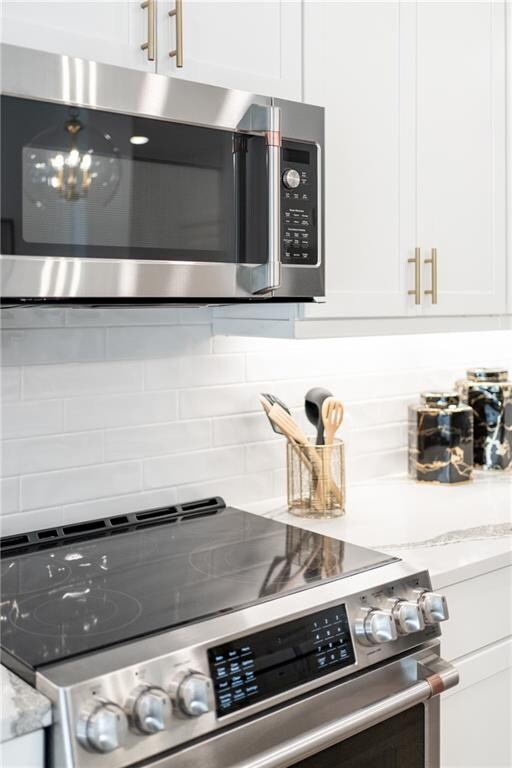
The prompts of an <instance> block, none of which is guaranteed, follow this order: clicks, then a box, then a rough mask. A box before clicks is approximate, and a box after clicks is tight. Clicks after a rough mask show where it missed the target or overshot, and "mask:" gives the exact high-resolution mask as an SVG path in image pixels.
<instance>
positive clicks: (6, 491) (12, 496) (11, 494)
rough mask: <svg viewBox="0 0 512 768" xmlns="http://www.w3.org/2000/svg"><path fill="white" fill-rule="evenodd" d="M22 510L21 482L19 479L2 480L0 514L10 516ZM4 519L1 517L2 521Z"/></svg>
mask: <svg viewBox="0 0 512 768" xmlns="http://www.w3.org/2000/svg"><path fill="white" fill-rule="evenodd" d="M19 508H20V480H19V478H18V477H6V478H2V480H0V513H1V515H10V514H12V513H13V512H18V510H19ZM1 520H2V517H0V521H1Z"/></svg>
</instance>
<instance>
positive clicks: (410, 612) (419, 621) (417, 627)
mask: <svg viewBox="0 0 512 768" xmlns="http://www.w3.org/2000/svg"><path fill="white" fill-rule="evenodd" d="M392 612H393V617H394V619H395V621H396V626H397V628H398V632H399V634H400V635H410V634H412V633H413V632H420V631H421V630H422V629H425V622H424V620H423V614H422V611H421V608H420V606H419V605H418V603H416V602H412V601H411V600H396V601H395V603H394V606H393V608H392Z"/></svg>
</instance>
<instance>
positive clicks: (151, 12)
mask: <svg viewBox="0 0 512 768" xmlns="http://www.w3.org/2000/svg"><path fill="white" fill-rule="evenodd" d="M155 3H156V0H145V2H144V3H141V4H140V7H141V8H143V9H145V8H147V9H148V40H147V43H142V45H141V50H142V51H147V52H148V61H154V60H155V37H156V35H155V22H156V14H155Z"/></svg>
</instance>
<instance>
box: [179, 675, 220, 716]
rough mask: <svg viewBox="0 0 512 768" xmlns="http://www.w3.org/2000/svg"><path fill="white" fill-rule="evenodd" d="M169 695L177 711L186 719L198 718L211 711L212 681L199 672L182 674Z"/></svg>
mask: <svg viewBox="0 0 512 768" xmlns="http://www.w3.org/2000/svg"><path fill="white" fill-rule="evenodd" d="M171 695H172V696H173V698H174V701H175V702H176V706H177V707H178V709H179V711H180V712H182V713H183V714H184V715H187V716H188V717H199V716H200V715H205V714H206V713H207V712H210V711H211V710H212V709H213V685H212V681H211V680H210V678H209V677H206V675H203V674H201V672H193V671H191V670H188V671H186V672H184V673H182V674H181V675H180V676H179V677H178V678H177V679H176V680H175V681H174V684H173V685H172V686H171Z"/></svg>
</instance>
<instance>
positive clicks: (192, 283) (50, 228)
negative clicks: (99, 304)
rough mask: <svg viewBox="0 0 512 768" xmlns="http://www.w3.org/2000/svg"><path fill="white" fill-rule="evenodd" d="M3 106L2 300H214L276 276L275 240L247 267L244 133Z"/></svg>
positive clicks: (7, 100)
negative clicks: (238, 150)
mask: <svg viewBox="0 0 512 768" xmlns="http://www.w3.org/2000/svg"><path fill="white" fill-rule="evenodd" d="M2 108H3V109H2V128H3V144H2V154H3V157H2V159H3V162H2V192H3V194H2V253H3V254H4V257H3V262H4V277H6V280H5V281H4V296H5V297H8V298H11V297H13V298H15V297H21V298H33V299H37V298H44V299H53V298H55V299H68V300H69V299H75V298H76V299H85V300H87V299H126V300H129V299H132V298H135V299H144V298H148V299H161V300H163V301H167V300H169V299H171V300H174V299H176V300H180V299H181V300H194V299H198V300H205V301H209V300H215V299H224V300H225V299H230V298H236V299H243V298H249V297H250V296H251V295H254V296H255V297H256V296H257V295H261V296H262V297H263V296H264V295H266V294H265V291H267V292H268V293H270V292H271V291H272V287H273V286H274V285H276V284H277V282H278V281H277V280H276V278H275V275H274V273H273V272H272V269H271V270H270V275H268V272H269V269H268V268H267V266H266V262H267V254H266V246H265V248H264V249H259V251H260V252H259V253H258V256H257V261H256V262H253V261H252V259H253V256H252V254H248V257H249V261H250V262H251V264H252V266H249V264H248V263H247V264H246V265H245V267H244V268H243V269H241V265H240V250H239V236H238V232H237V229H238V224H237V218H238V214H237V206H238V208H240V206H239V205H238V203H237V197H238V190H237V184H236V181H235V175H236V174H235V170H234V161H233V145H234V140H235V138H236V137H237V136H238V135H239V134H237V133H236V132H233V131H230V130H222V129H214V128H207V127H200V126H191V125H186V124H182V123H175V122H170V121H166V120H158V119H155V118H146V117H140V116H134V115H128V114H120V113H112V112H107V111H103V110H95V109H89V108H86V107H76V108H75V107H69V106H68V105H65V104H55V103H50V102H42V101H36V100H31V99H22V98H17V97H6V96H3V97H2ZM253 139H254V141H253V142H252V143H253V145H254V150H255V151H254V152H253V151H252V147H251V160H250V161H249V168H250V170H251V174H252V168H253V167H254V169H255V173H256V175H257V179H254V177H253V178H252V179H251V178H249V179H248V183H247V184H246V186H249V185H250V183H251V181H256V186H258V185H259V186H261V185H263V187H264V192H263V196H262V202H261V203H260V209H261V210H260V209H258V212H257V221H255V220H254V218H253V217H251V224H250V226H251V227H252V228H253V229H254V228H255V229H257V231H258V232H260V233H261V232H264V231H265V220H264V214H265V211H268V209H269V206H268V205H267V202H266V198H267V190H268V188H269V184H268V183H267V182H266V181H264V178H265V172H266V165H265V159H264V160H263V163H260V162H259V161H257V157H256V156H259V155H260V154H261V147H263V146H264V145H265V140H264V138H263V137H262V136H259V135H258V136H257V135H254V137H253ZM256 145H259V146H260V148H258V147H257V146H256ZM265 151H267V150H265ZM252 154H254V161H253V159H252ZM275 154H276V153H275V152H273V150H272V148H269V150H268V155H269V158H270V163H271V167H270V169H271V177H272V178H273V179H274V178H277V183H278V182H279V169H278V167H277V168H276V166H278V162H279V158H276V157H275ZM272 163H273V165H272ZM263 198H264V199H263ZM262 206H263V207H262ZM276 215H277V221H278V220H279V219H278V210H277V213H276V214H274V216H276ZM271 223H272V220H271ZM274 225H275V220H274V223H273V226H274ZM277 245H278V244H277V243H275V247H277ZM263 251H264V252H263ZM270 266H272V264H271V265H270ZM253 273H254V275H253ZM242 275H243V279H242Z"/></svg>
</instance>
